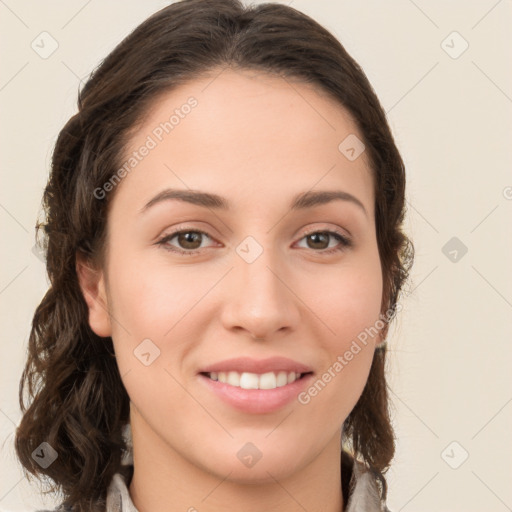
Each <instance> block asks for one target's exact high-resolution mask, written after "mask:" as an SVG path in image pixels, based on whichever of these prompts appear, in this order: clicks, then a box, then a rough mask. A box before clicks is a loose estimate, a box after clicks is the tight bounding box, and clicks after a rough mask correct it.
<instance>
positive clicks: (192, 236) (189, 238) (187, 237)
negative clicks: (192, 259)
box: [178, 231, 202, 249]
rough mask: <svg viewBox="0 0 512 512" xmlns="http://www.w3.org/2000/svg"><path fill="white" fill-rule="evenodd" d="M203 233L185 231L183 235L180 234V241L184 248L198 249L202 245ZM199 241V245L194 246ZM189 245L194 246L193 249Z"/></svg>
mask: <svg viewBox="0 0 512 512" xmlns="http://www.w3.org/2000/svg"><path fill="white" fill-rule="evenodd" d="M201 236H202V235H201V233H198V232H197V231H185V232H183V233H180V234H179V235H178V241H179V243H180V245H181V244H183V243H184V244H185V245H183V247H185V248H187V249H197V248H198V247H199V246H200V245H201ZM197 241H199V245H197V244H196V245H194V242H197ZM189 244H192V247H190V246H189Z"/></svg>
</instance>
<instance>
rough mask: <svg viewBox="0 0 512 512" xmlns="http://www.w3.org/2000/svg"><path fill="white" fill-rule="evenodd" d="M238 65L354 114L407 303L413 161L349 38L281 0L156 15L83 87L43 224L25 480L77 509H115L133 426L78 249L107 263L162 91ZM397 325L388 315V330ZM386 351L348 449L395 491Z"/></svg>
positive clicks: (189, 2) (387, 253) (382, 248)
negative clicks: (123, 175)
mask: <svg viewBox="0 0 512 512" xmlns="http://www.w3.org/2000/svg"><path fill="white" fill-rule="evenodd" d="M227 66H229V67H232V68H234V69H252V70H257V71H262V72H266V73H272V74H274V75H277V76H281V77H283V78H288V77H289V78H293V79H298V80H300V81H302V82H304V83H308V84H312V85H313V86H315V87H317V88H318V89H319V90H322V91H323V92H326V93H328V94H329V95H330V96H331V97H332V98H334V99H335V100H336V101H338V102H339V104H341V105H342V106H343V107H344V108H345V109H347V110H348V111H349V112H350V114H351V115H352V117H353V119H354V120H355V122H356V123H357V126H358V128H359V131H360V133H361V135H362V137H363V142H364V144H365V146H366V155H367V157H368V159H369V162H370V163H371V169H372V173H373V183H374V190H375V223H376V236H377V243H378V249H379V255H380V261H381V267H382V276H383V295H382V306H381V310H382V313H384V312H388V311H390V310H393V309H395V308H396V305H397V303H398V298H399V294H400V292H401V289H402V286H403V284H404V283H405V281H406V279H407V277H408V274H409V269H410V266H411V264H412V260H413V252H414V251H413V245H412V243H411V241H410V240H409V239H408V237H407V236H406V235H405V234H404V233H403V231H402V221H403V219H404V214H405V168H404V164H403V161H402V159H401V157H400V154H399V152H398V149H397V147H396V145H395V143H394V140H393V136H392V134H391V132H390V129H389V126H388V124H387V121H386V116H385V113H384V111H383V109H382V107H381V105H380V103H379V100H378V99H377V96H376V95H375V93H374V91H373V89H372V86H371V85H370V83H369V81H368V79H367V77H366V75H365V74H364V72H363V71H362V69H361V68H360V66H359V65H358V64H357V63H356V62H355V61H354V60H353V59H352V57H351V56H350V55H349V54H348V53H347V52H346V50H345V49H344V48H343V46H342V45H341V44H340V42H339V41H338V40H337V39H336V38H335V37H334V36H333V35H332V34H331V33H330V32H328V31H327V30H326V29H325V28H323V27H322V26H321V25H319V24H318V23H317V22H315V21H314V20H312V19H311V18H309V17H308V16H306V15H305V14H303V13H301V12H299V11H297V10H295V9H293V8H291V7H288V6H286V5H281V4H276V3H267V4H261V5H255V6H244V5H243V4H242V3H241V2H240V1H239V0H207V1H205V0H183V1H180V2H176V3H173V4H171V5H169V6H167V7H165V8H164V9H162V10H160V11H158V12H156V13H155V14H154V15H152V16H151V17H149V18H148V19H147V20H146V21H144V22H143V23H142V24H141V25H139V26H138V27H137V28H136V29H135V30H134V31H133V32H132V33H131V34H129V35H128V36H127V37H126V38H125V39H124V40H123V41H122V42H121V43H120V44H119V45H118V46H117V47H116V48H115V49H114V50H113V51H112V52H111V53H110V54H109V55H108V56H107V57H106V58H105V59H104V60H103V61H102V62H101V64H100V65H99V66H98V67H97V68H96V69H95V70H94V71H93V73H92V74H91V76H90V78H89V80H88V81H87V82H86V84H85V85H84V86H83V88H82V89H81V91H80V92H79V97H78V112H77V113H76V114H75V115H74V116H73V117H71V119H69V121H68V122H67V124H66V125H65V126H64V128H63V129H62V130H61V132H60V134H59V136H58V139H57V142H56V144H55V148H54V151H53V155H52V163H51V171H50V176H49V180H48V183H47V186H46V188H45V191H44V196H43V208H44V214H45V215H44V220H43V222H37V223H36V237H37V238H38V240H39V242H40V243H42V245H43V249H44V251H45V253H46V269H47V273H48V277H49V281H50V286H49V289H48V290H47V292H46V294H45V296H44V297H43V299H42V301H41V303H40V304H39V306H38V307H37V309H36V311H35V314H34V317H33V321H32V327H31V332H30V337H29V342H28V356H27V361H26V364H25V367H24V370H23V375H22V377H21V381H20V389H19V401H20V406H21V409H22V412H23V417H22V419H21V422H20V424H19V426H18V428H17V431H16V438H15V449H16V453H17V456H18V458H19V460H20V461H21V464H22V465H23V466H24V471H25V473H26V476H27V477H30V476H31V475H35V476H36V477H38V478H44V480H45V481H48V479H50V482H53V483H51V490H50V491H49V492H54V491H55V492H58V491H60V493H61V495H63V496H64V500H63V505H65V506H67V507H68V508H70V509H72V510H76V511H78V512H81V511H101V510H104V508H105V503H106V492H107V488H108V485H109V483H110V481H111V479H112V477H113V475H114V474H115V473H116V472H123V471H124V468H125V466H124V465H123V464H122V462H123V456H124V455H125V454H126V451H127V446H126V440H125V438H124V437H123V429H124V427H125V426H126V425H127V424H128V423H129V397H128V394H127V392H126V390H125V388H124V386H123V383H122V381H121V377H120V375H119V371H118V368H117V364H116V359H115V355H114V349H113V345H112V339H111V338H101V337H99V336H97V335H96V334H95V333H94V332H93V331H92V330H91V328H90V326H89V323H88V308H87V305H86V302H85V300H84V297H83V294H82V292H81V289H80V287H79V282H78V278H77V272H76V260H77V255H79V254H80V255H82V256H85V257H86V258H87V259H88V260H89V261H91V262H92V263H95V264H102V263H103V261H104V260H103V256H104V251H105V235H106V229H105V228H106V222H107V212H108V206H109V203H110V201H111V200H112V197H113V195H112V194H113V193H109V194H106V197H104V198H102V199H101V200H100V199H98V198H97V197H96V195H95V194H94V191H95V190H96V189H98V188H101V187H102V186H103V185H104V184H105V183H106V182H107V181H108V180H109V179H111V178H112V176H113V175H114V173H115V172H116V170H118V169H119V167H120V166H121V165H122V155H123V153H124V150H125V148H126V145H127V142H128V141H129V140H130V135H131V134H133V132H134V130H136V129H137V127H138V126H139V123H140V121H141V119H142V118H143V116H144V114H145V113H147V111H148V109H149V108H150V107H151V105H152V104H153V102H154V101H155V99H156V98H157V97H158V96H159V95H161V94H163V93H165V92H166V91H170V90H172V89H174V88H176V87H178V86H179V85H181V84H184V83H186V82H190V81H192V80H194V79H197V78H200V77H202V76H203V75H204V74H205V73H211V72H212V71H215V70H216V69H222V68H223V67H227ZM41 230H42V233H41ZM39 235H41V236H39ZM388 322H389V316H386V323H385V326H384V328H383V330H382V332H383V335H384V336H386V335H387V332H388V327H389V323H388ZM385 358H386V345H385V344H384V345H383V346H382V347H380V348H378V349H377V350H376V351H375V354H374V358H373V362H372V365H371V369H370V373H369V377H368V380H367V383H366V386H365V388H364V390H363V392H362V395H361V397H360V398H359V400H358V402H357V404H356V405H355V407H354V409H353V410H352V411H351V413H350V415H349V416H348V417H347V418H346V420H345V422H344V426H343V442H344V453H345V452H346V453H350V454H351V455H352V456H353V457H355V458H357V459H359V460H361V461H362V462H364V463H365V464H366V465H367V466H368V467H369V468H370V469H371V470H372V471H373V472H374V473H375V474H376V475H377V476H378V477H379V481H380V482H381V484H382V485H380V489H381V492H382V493H383V494H384V498H385V494H386V483H385V478H384V476H383V475H384V473H385V471H386V470H387V469H388V467H389V465H390V462H391V460H392V458H393V455H394V450H395V436H394V432H393V428H392V425H391V421H390V412H389V405H390V404H389V403H388V388H387V384H386V377H385ZM42 442H47V443H48V444H49V445H50V446H51V447H52V448H53V449H54V450H55V452H56V453H57V454H58V457H57V458H56V460H54V461H53V463H51V464H50V465H48V467H43V465H41V464H39V463H38V462H37V460H36V459H37V457H33V455H32V454H33V453H34V451H36V450H37V449H39V448H38V447H40V445H41V443H42ZM36 453H37V452H36Z"/></svg>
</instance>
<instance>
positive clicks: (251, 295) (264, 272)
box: [224, 236, 298, 338]
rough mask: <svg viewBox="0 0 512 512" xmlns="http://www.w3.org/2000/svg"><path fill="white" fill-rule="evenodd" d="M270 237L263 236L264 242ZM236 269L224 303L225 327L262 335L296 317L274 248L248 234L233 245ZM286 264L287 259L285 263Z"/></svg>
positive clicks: (271, 331)
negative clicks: (238, 328)
mask: <svg viewBox="0 0 512 512" xmlns="http://www.w3.org/2000/svg"><path fill="white" fill-rule="evenodd" d="M271 238H272V237H270V236H269V237H266V239H265V240H266V241H267V242H268V241H269V240H271ZM236 252H237V255H236V259H237V261H236V265H235V271H234V272H233V273H232V275H231V280H232V281H231V283H232V287H231V291H232V293H230V295H229V297H228V298H227V303H226V305H225V315H224V320H225V322H227V324H228V325H226V327H227V328H229V327H231V328H233V327H234V326H236V327H240V328H244V329H245V330H247V331H250V333H251V334H252V335H253V336H255V337H258V338H265V337H269V336H271V335H272V333H273V332H275V331H277V330H279V329H282V328H283V327H292V326H294V324H295V322H296V321H297V319H298V311H297V309H296V308H297V305H296V304H295V300H294V295H293V294H292V293H291V291H290V290H289V289H288V288H287V286H286V285H285V283H286V274H288V273H287V272H285V271H284V270H283V269H284V267H285V266H286V265H285V264H284V265H283V261H282V259H280V258H279V257H278V253H277V249H276V248H275V247H271V246H269V245H268V244H265V246H264V243H263V242H261V243H260V242H259V241H257V240H256V239H255V238H254V237H247V238H246V239H244V240H243V241H242V242H241V243H240V244H239V245H238V246H237V248H236ZM285 263H286V262H285Z"/></svg>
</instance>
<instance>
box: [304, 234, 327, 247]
mask: <svg viewBox="0 0 512 512" xmlns="http://www.w3.org/2000/svg"><path fill="white" fill-rule="evenodd" d="M308 238H309V239H310V240H311V241H312V242H313V248H314V249H325V248H326V247H317V246H315V244H317V243H320V245H322V244H325V243H327V246H328V245H329V235H328V234H327V233H313V234H311V235H309V236H308ZM322 239H323V240H322Z"/></svg>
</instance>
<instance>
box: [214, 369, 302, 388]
mask: <svg viewBox="0 0 512 512" xmlns="http://www.w3.org/2000/svg"><path fill="white" fill-rule="evenodd" d="M300 375H301V374H300V373H295V372H277V373H275V372H267V373H262V374H258V373H249V372H243V373H239V372H233V371H231V372H211V373H209V374H208V376H209V377H210V379H212V380H218V381H219V382H223V383H225V384H229V385H230V386H235V387H239V388H242V389H275V388H280V387H282V386H286V385H287V384H291V383H292V382H295V381H296V380H297V379H299V378H300Z"/></svg>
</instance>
